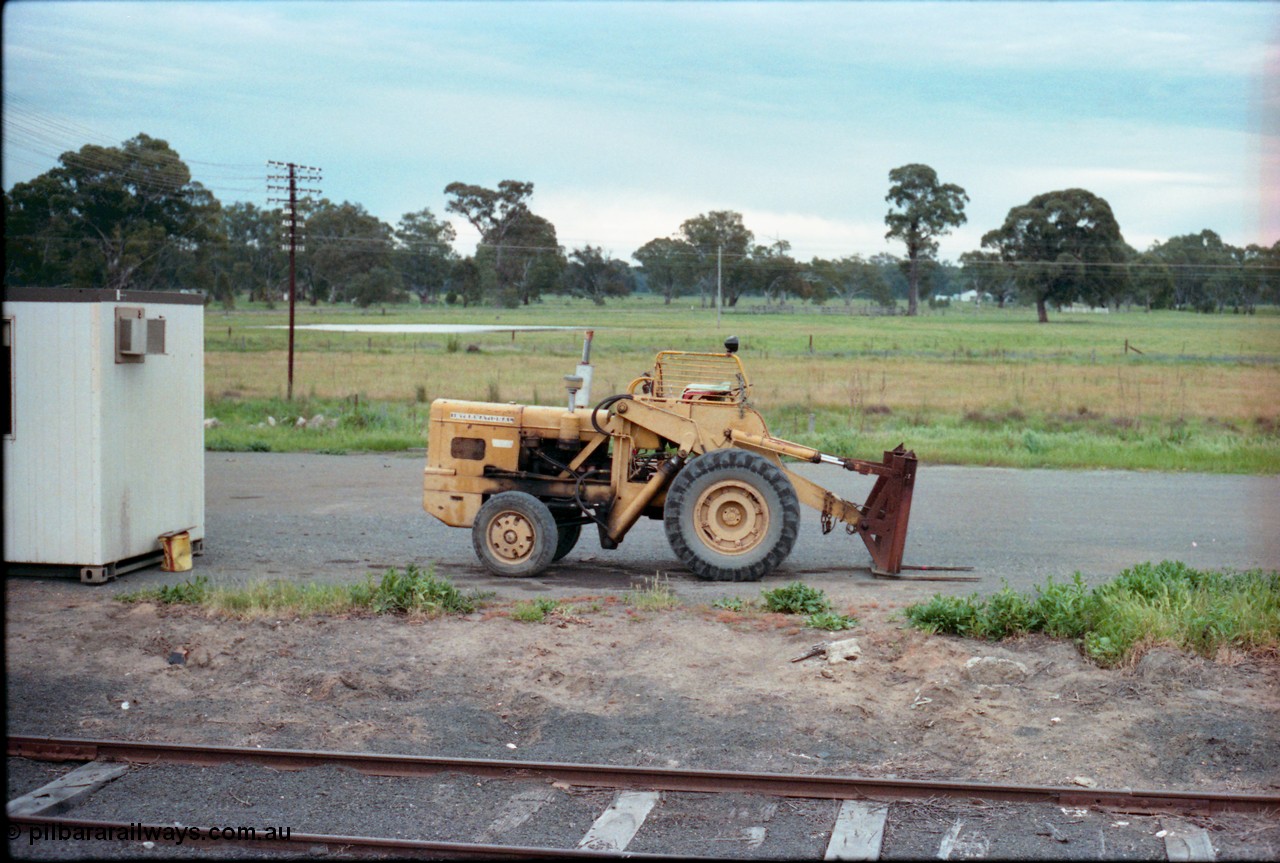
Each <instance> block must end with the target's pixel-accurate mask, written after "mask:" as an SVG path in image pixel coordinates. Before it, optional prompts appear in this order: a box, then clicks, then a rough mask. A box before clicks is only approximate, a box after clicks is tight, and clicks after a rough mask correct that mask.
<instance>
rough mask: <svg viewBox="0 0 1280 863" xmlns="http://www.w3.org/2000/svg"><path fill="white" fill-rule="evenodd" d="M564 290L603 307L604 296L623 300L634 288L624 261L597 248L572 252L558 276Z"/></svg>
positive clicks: (631, 277) (589, 247)
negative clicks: (560, 276) (560, 274)
mask: <svg viewBox="0 0 1280 863" xmlns="http://www.w3.org/2000/svg"><path fill="white" fill-rule="evenodd" d="M562 279H563V284H564V289H565V291H566V292H567V293H568V294H569V295H570V296H574V297H585V298H586V299H589V300H591V301H592V302H593V303H595V304H596V305H597V306H603V305H604V303H605V298H606V297H625V296H627V295H628V294H630V293H631V291H632V290H633V289H634V287H635V274H634V273H632V272H631V267H629V266H627V262H626V261H620V260H618V259H617V258H613V257H610V256H608V255H606V254H605V253H604V251H603V250H601V249H600V247H599V246H590V245H588V246H584V247H583V248H581V249H574V250H573V252H572V253H571V254H570V255H569V259H568V263H567V265H566V266H565V268H564V272H563V275H562Z"/></svg>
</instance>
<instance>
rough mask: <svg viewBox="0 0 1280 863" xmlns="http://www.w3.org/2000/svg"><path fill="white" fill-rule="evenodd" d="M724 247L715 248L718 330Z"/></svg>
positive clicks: (718, 324)
mask: <svg viewBox="0 0 1280 863" xmlns="http://www.w3.org/2000/svg"><path fill="white" fill-rule="evenodd" d="M723 261H724V246H716V329H717V330H718V329H720V305H721V298H722V297H723V296H724V293H723V291H722V290H721V287H720V285H721V281H722V280H721V272H722V271H723V269H724V267H723Z"/></svg>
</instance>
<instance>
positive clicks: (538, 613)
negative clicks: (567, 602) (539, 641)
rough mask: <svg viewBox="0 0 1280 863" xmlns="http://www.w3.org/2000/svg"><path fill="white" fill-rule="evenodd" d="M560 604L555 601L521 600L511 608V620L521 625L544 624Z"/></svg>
mask: <svg viewBox="0 0 1280 863" xmlns="http://www.w3.org/2000/svg"><path fill="white" fill-rule="evenodd" d="M559 606H560V603H558V602H556V601H555V600H554V599H535V600H532V601H528V600H519V601H517V602H516V604H515V605H514V606H512V608H511V619H512V620H518V621H520V622H521V623H542V622H543V621H544V620H546V619H547V615H548V614H550V613H551V612H553V611H555V610H556V609H557V608H558V607H559Z"/></svg>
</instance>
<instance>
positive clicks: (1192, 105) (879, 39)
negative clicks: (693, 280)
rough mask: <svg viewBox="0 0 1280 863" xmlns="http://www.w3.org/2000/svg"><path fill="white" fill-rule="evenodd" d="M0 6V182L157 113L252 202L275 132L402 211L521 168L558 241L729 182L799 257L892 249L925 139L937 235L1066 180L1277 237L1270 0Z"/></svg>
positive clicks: (649, 222) (711, 205)
mask: <svg viewBox="0 0 1280 863" xmlns="http://www.w3.org/2000/svg"><path fill="white" fill-rule="evenodd" d="M3 24H4V37H3V38H4V46H3V47H4V55H3V62H4V163H3V180H4V187H5V188H6V189H8V188H11V187H12V186H13V184H14V183H15V182H18V181H22V180H27V179H30V178H31V177H33V176H35V175H37V174H39V173H41V172H43V171H46V170H48V169H49V168H51V167H52V166H53V165H54V164H55V162H56V160H57V157H58V155H59V154H61V153H62V152H63V151H65V150H68V149H78V148H79V147H80V146H81V145H83V144H85V143H98V144H119V143H120V142H122V141H124V140H125V139H127V138H129V137H131V136H133V135H135V134H137V133H138V132H146V133H147V134H150V135H153V136H155V137H159V138H164V139H165V140H167V141H169V143H170V144H171V145H172V146H173V147H174V148H175V149H176V150H177V151H178V152H179V153H180V154H181V155H182V157H183V158H184V159H185V160H186V161H187V162H188V164H189V165H190V166H191V167H192V169H193V173H194V174H195V177H196V179H198V180H200V181H201V182H203V183H204V184H205V185H206V186H208V187H210V188H211V189H212V190H213V191H214V192H215V193H216V194H217V195H218V197H219V198H220V199H222V200H223V201H224V202H230V201H233V200H245V201H252V202H254V203H257V204H259V205H263V204H265V202H266V201H265V199H266V196H267V192H266V190H265V179H264V178H265V174H266V166H265V162H266V160H268V159H277V160H291V161H296V162H300V163H304V164H311V165H318V166H321V167H322V168H323V169H324V181H323V183H322V184H321V185H322V187H323V189H324V193H325V195H326V196H327V197H329V198H331V199H333V200H337V201H341V200H350V201H354V202H358V203H360V204H363V205H364V206H365V207H366V208H367V209H368V210H370V211H371V212H372V213H374V214H375V215H377V216H379V217H380V218H382V219H384V220H386V221H388V222H391V223H394V222H395V221H396V220H398V218H399V217H400V216H401V215H402V214H404V213H406V212H409V211H413V210H419V209H421V208H423V207H430V208H431V209H432V210H433V211H434V212H435V213H436V214H437V215H439V216H444V215H445V213H444V204H445V196H444V193H443V190H444V187H445V185H447V184H448V183H450V182H452V181H454V180H461V181H464V182H469V183H479V184H482V185H487V186H493V185H495V184H497V183H498V182H499V181H500V180H504V179H517V180H526V181H532V182H533V183H534V184H535V193H534V197H533V200H532V205H533V209H534V210H535V211H536V212H538V213H540V214H541V215H544V216H546V217H547V218H549V219H550V220H551V221H552V222H553V223H554V224H555V225H556V227H557V230H558V232H559V237H560V241H561V243H562V244H564V245H566V246H569V247H578V246H581V245H584V244H586V243H591V244H593V245H601V246H603V247H605V248H606V249H607V250H609V251H611V252H613V253H614V254H615V255H618V256H620V257H627V256H629V255H630V253H631V252H632V251H634V250H635V249H636V248H638V247H639V246H640V245H642V244H643V243H645V242H646V241H648V240H649V239H652V238H653V237H655V236H667V235H670V234H672V233H674V232H675V231H676V230H677V229H678V228H679V225H680V223H681V222H682V221H683V220H684V219H686V218H688V217H690V216H693V215H696V214H698V213H701V212H706V211H708V210H712V209H734V210H739V211H741V212H742V213H743V214H744V217H745V220H746V223H747V226H748V227H749V228H751V229H752V230H753V231H754V232H755V233H756V236H757V239H758V240H760V241H764V242H771V241H772V240H773V239H775V238H781V239H785V240H789V241H790V242H791V243H792V245H793V247H794V250H795V253H796V254H797V256H799V257H801V258H803V259H808V258H809V257H812V256H815V255H819V256H824V257H834V256H838V255H844V254H851V253H862V254H873V253H875V252H879V251H893V252H900V251H901V249H900V245H898V244H890V243H888V242H887V241H886V240H885V239H884V232H885V226H884V214H885V211H886V208H887V204H886V203H885V201H884V196H885V193H886V191H887V189H888V172H889V170H890V169H892V168H894V167H896V166H898V165H902V164H906V163H909V162H924V163H927V164H929V165H932V166H933V167H934V168H935V169H936V170H937V171H938V173H939V175H940V177H941V179H942V180H943V181H945V182H952V183H958V184H960V185H961V186H963V187H964V188H965V189H966V190H967V191H968V193H969V197H970V199H971V200H970V203H969V206H968V210H967V212H968V215H969V221H968V224H966V225H965V226H964V227H963V228H961V229H960V230H958V231H956V232H955V234H954V235H953V236H952V237H949V238H946V239H945V240H944V241H943V244H942V254H943V256H944V257H948V258H953V259H954V258H955V257H956V256H958V255H959V254H960V253H961V252H964V251H967V250H970V249H973V248H977V246H978V244H979V241H980V238H981V235H982V234H983V233H984V232H986V231H988V230H990V229H992V228H995V227H997V226H998V225H999V224H1000V223H1001V222H1002V221H1003V219H1004V216H1005V214H1006V213H1007V212H1008V210H1009V208H1010V207H1012V206H1016V205H1018V204H1021V203H1024V202H1025V201H1027V200H1028V199H1030V198H1031V197H1032V196H1034V195H1036V194H1039V193H1041V192H1046V191H1050V190H1053V189H1061V188H1068V187H1072V186H1081V187H1084V188H1087V189H1089V190H1091V191H1093V192H1095V193H1097V194H1099V195H1102V196H1103V197H1104V198H1106V199H1107V200H1108V201H1109V202H1110V203H1111V205H1112V208H1113V209H1114V210H1115V212H1116V215H1117V218H1118V219H1119V221H1120V225H1121V228H1122V230H1123V231H1124V234H1125V238H1126V239H1127V240H1128V241H1129V242H1130V243H1131V244H1133V245H1134V246H1136V247H1138V248H1145V247H1147V246H1148V245H1149V244H1150V243H1151V242H1152V241H1154V240H1163V239H1167V238H1168V237H1170V236H1174V235H1177V234H1184V233H1192V232H1198V231H1200V230H1201V229H1203V228H1210V229H1213V230H1216V231H1218V232H1219V233H1221V234H1222V235H1223V236H1224V238H1225V239H1227V240H1228V241H1230V242H1233V243H1237V244H1246V243H1250V242H1263V241H1265V242H1266V243H1267V244H1268V245H1270V244H1271V243H1273V242H1275V241H1276V240H1277V239H1280V190H1278V188H1280V44H1278V43H1280V4H1271V3H1172V4H1170V3H1098V4H1091V3H1057V4H1044V3H1034V4H1031V3H994V4H984V3H906V2H903V3H837V2H831V3H732V2H723V3H610V2H595V3H591V2H578V3H535V2H525V3H427V2H407V3H373V2H365V3H354V2H305V0H295V2H253V3H212V2H205V3H125V2H100V3H90V2H80V3H61V2H58V3H55V2H10V3H7V4H5V6H4V20H3ZM459 238H460V242H459V247H460V248H461V250H463V251H469V250H470V247H471V245H472V244H473V243H474V240H475V235H474V232H473V231H472V230H471V228H470V227H469V226H466V225H463V224H461V223H459Z"/></svg>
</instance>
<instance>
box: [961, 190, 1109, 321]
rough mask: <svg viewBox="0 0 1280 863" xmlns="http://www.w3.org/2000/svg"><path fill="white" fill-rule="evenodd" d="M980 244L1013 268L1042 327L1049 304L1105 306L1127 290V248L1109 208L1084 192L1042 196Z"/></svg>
mask: <svg viewBox="0 0 1280 863" xmlns="http://www.w3.org/2000/svg"><path fill="white" fill-rule="evenodd" d="M982 245H983V247H984V248H989V249H992V250H993V251H995V252H996V253H997V254H998V255H999V256H1000V260H1001V261H1004V262H1006V263H1008V264H1012V265H1014V273H1015V277H1016V280H1017V284H1018V291H1019V293H1020V294H1021V295H1022V296H1023V298H1024V299H1026V300H1027V301H1029V302H1034V303H1035V305H1036V314H1037V317H1038V319H1039V321H1040V322H1041V323H1046V322H1048V320H1049V313H1048V306H1049V304H1054V305H1059V306H1061V305H1065V304H1067V303H1072V302H1075V301H1076V300H1084V301H1086V302H1089V303H1093V304H1095V305H1104V304H1106V303H1108V302H1110V301H1111V300H1112V299H1113V298H1115V297H1117V296H1120V295H1122V294H1123V293H1124V291H1125V289H1126V287H1127V281H1128V270H1127V267H1126V261H1127V260H1128V257H1129V247H1128V245H1127V244H1126V243H1125V241H1124V237H1123V236H1121V234H1120V225H1119V223H1118V222H1117V221H1116V218H1115V215H1114V214H1113V213H1112V212H1111V205H1110V204H1108V203H1107V202H1106V201H1105V200H1104V199H1102V198H1100V197H1098V196H1097V195H1095V194H1093V193H1092V192H1089V191H1086V190H1085V189H1063V190H1061V191H1055V192H1045V193H1044V194H1042V195H1036V196H1035V197H1034V198H1032V199H1031V200H1030V201H1028V202H1027V203H1025V204H1022V205H1020V206H1017V207H1013V208H1012V209H1010V210H1009V214H1008V215H1007V216H1006V217H1005V220H1004V224H1003V225H1001V226H1000V227H999V228H997V229H995V230H993V231H988V232H987V233H986V234H984V235H983V237H982Z"/></svg>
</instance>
